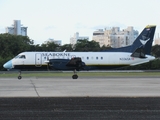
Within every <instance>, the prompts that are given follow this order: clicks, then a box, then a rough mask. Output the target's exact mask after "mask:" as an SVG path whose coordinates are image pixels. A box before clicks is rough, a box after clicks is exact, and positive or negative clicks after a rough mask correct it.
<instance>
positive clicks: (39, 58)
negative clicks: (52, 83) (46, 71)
mask: <svg viewBox="0 0 160 120" xmlns="http://www.w3.org/2000/svg"><path fill="white" fill-rule="evenodd" d="M35 66H36V67H41V66H42V55H41V54H40V53H36V56H35Z"/></svg>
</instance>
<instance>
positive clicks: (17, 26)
mask: <svg viewBox="0 0 160 120" xmlns="http://www.w3.org/2000/svg"><path fill="white" fill-rule="evenodd" d="M13 22H14V24H13V25H12V26H10V27H6V33H9V34H12V35H22V36H27V27H24V26H23V25H21V21H20V20H14V21H13Z"/></svg>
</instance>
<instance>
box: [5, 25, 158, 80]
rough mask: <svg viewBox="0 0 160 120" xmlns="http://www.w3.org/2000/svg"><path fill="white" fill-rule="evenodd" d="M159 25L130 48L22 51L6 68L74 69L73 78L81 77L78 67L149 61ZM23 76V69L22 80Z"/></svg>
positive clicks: (144, 34)
mask: <svg viewBox="0 0 160 120" xmlns="http://www.w3.org/2000/svg"><path fill="white" fill-rule="evenodd" d="M155 28H156V26H155V25H148V26H146V27H145V28H144V30H143V31H142V32H141V34H140V35H139V36H138V37H137V38H136V40H135V41H134V42H133V44H132V45H130V46H127V47H121V48H112V49H110V50H106V51H100V52H22V53H20V54H19V55H17V56H16V57H15V58H13V59H11V60H10V61H8V62H6V63H5V64H4V65H3V67H4V68H6V69H8V70H11V69H17V70H24V69H31V70H32V69H47V68H52V69H56V70H73V71H74V75H73V76H72V78H73V79H77V78H78V75H77V74H76V70H77V71H79V70H96V69H98V70H100V69H112V68H119V67H124V66H133V65H138V64H142V63H146V62H149V61H151V60H154V59H155V57H153V56H151V54H150V52H151V47H152V42H153V37H154V33H155ZM21 78H22V77H21V72H20V74H19V76H18V79H21Z"/></svg>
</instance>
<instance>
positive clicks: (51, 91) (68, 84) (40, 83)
mask: <svg viewBox="0 0 160 120" xmlns="http://www.w3.org/2000/svg"><path fill="white" fill-rule="evenodd" d="M159 91H160V79H159V77H154V78H153V77H149V78H147V77H130V78H129V77H120V78H118V77H115V78H114V77H110V78H107V77H106V78H104V77H98V78H93V77H80V78H79V79H77V80H74V79H71V78H70V77H66V78H65V77H53V78H35V77H27V78H23V79H22V80H17V78H0V97H160V92H159Z"/></svg>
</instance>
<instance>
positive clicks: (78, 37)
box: [70, 32, 89, 46]
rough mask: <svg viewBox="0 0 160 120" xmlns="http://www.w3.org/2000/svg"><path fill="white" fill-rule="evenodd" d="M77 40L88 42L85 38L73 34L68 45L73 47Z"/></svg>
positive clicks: (87, 38)
mask: <svg viewBox="0 0 160 120" xmlns="http://www.w3.org/2000/svg"><path fill="white" fill-rule="evenodd" d="M77 40H89V37H87V36H79V33H78V32H76V33H74V35H73V37H71V38H70V44H72V45H73V46H74V45H75V44H76V43H77Z"/></svg>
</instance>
